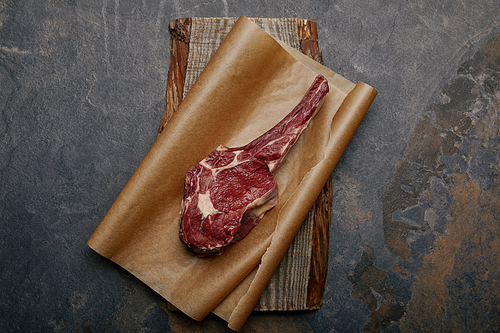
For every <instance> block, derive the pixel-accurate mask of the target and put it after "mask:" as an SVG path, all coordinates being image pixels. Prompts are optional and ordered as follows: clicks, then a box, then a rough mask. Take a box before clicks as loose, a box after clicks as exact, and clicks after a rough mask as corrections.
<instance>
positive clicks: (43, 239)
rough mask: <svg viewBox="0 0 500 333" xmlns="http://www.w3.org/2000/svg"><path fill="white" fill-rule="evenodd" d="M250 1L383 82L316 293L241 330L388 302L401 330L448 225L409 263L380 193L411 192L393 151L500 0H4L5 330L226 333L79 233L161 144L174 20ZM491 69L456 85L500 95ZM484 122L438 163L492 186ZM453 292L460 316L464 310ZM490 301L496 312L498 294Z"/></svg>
mask: <svg viewBox="0 0 500 333" xmlns="http://www.w3.org/2000/svg"><path fill="white" fill-rule="evenodd" d="M242 14H243V15H246V16H248V17H301V18H306V19H311V20H314V21H316V22H317V23H318V29H319V43H320V49H321V51H322V54H323V60H324V64H325V66H327V67H329V68H331V69H332V70H334V71H336V72H338V73H339V74H341V75H343V76H344V77H346V78H348V79H349V80H351V81H353V82H356V81H358V80H359V81H363V82H366V83H368V84H370V85H372V86H373V87H375V88H376V89H377V90H378V91H379V95H378V96H377V98H376V100H375V102H374V104H373V105H372V107H371V108H370V110H369V112H368V114H367V116H366V117H365V119H364V120H363V122H362V124H361V126H360V128H359V129H358V131H357V133H356V135H355V136H354V138H353V139H352V141H351V143H350V145H349V147H348V148H347V150H346V151H345V153H344V155H343V157H342V159H341V161H340V162H339V164H338V165H337V167H336V169H335V171H334V172H333V175H332V177H333V186H334V191H335V195H334V201H333V215H332V234H331V246H330V263H329V273H328V279H327V285H326V292H325V297H324V304H323V306H322V307H321V309H320V310H318V311H312V312H300V313H296V314H293V315H292V314H288V313H284V314H255V315H252V316H251V317H250V319H249V321H248V323H247V326H246V327H245V328H244V331H245V330H246V331H252V330H253V331H257V332H260V331H262V332H274V331H276V332H278V331H291V332H293V331H296V332H308V331H310V332H360V331H362V330H363V328H364V327H365V325H367V323H369V322H373V320H374V319H373V318H374V314H376V313H377V311H378V309H379V308H380V307H381V305H384V304H386V303H384V300H388V299H391V302H392V303H390V308H391V309H392V310H393V311H392V310H391V311H392V312H391V311H389V312H387V313H385V316H382V317H383V318H382V319H384V318H385V322H384V320H380V321H379V324H380V325H379V326H375V328H373V327H372V328H373V329H374V330H375V331H384V332H396V331H399V330H401V329H402V327H403V326H401V325H400V322H403V321H404V318H403V319H401V318H402V316H403V313H402V312H401V310H402V309H407V306H408V305H409V304H410V301H411V300H412V292H415V290H416V289H412V288H413V283H414V280H415V279H417V278H418V272H419V268H420V267H421V265H422V263H423V262H424V257H425V256H426V254H428V253H429V251H430V250H429V249H430V247H431V246H432V244H433V242H434V241H435V237H436V235H437V234H439V235H444V234H446V230H445V224H446V223H447V222H446V221H445V220H442V216H441V215H440V216H438V217H436V218H435V219H434V222H435V223H436V224H435V228H436V234H434V236H431V235H428V234H426V235H422V236H421V237H416V238H415V239H414V240H415V241H411V249H412V255H413V257H411V258H410V259H412V260H402V259H401V258H400V257H398V256H397V255H395V254H394V253H393V252H391V249H390V248H389V247H388V246H387V244H386V235H384V222H383V214H384V209H383V203H382V201H383V196H384V191H386V190H387V189H388V188H389V189H390V188H391V186H392V185H393V184H396V185H398V186H399V187H400V188H403V189H407V190H410V189H411V188H410V187H405V186H409V185H405V184H402V185H401V184H399V183H397V182H395V181H394V180H393V177H394V175H395V174H396V175H398V173H397V170H401V169H398V167H397V166H398V165H399V164H398V161H400V160H402V159H403V157H404V156H403V154H404V152H405V149H407V147H408V145H409V142H411V139H412V133H413V131H415V128H416V126H417V125H418V124H420V123H421V121H422V119H423V117H424V115H425V114H426V113H427V112H429V110H430V111H433V112H435V113H437V111H436V110H438V109H437V108H434V109H433V108H432V107H431V108H430V109H429V108H427V107H428V105H431V104H432V103H434V104H433V105H438V104H439V103H442V104H443V105H444V104H446V103H445V102H446V101H447V98H451V97H453V94H450V93H449V94H447V93H446V90H445V91H444V92H443V90H442V89H441V87H442V86H445V84H448V82H450V80H452V79H454V80H455V76H456V75H457V71H458V70H459V69H460V68H462V72H461V73H462V74H463V73H464V72H463V71H464V68H463V67H461V66H462V64H464V63H465V62H466V61H468V60H469V59H474V55H475V54H477V52H478V51H480V49H481V47H482V46H483V45H485V44H486V43H488V41H489V40H491V38H493V37H494V36H496V35H497V34H498V33H500V2H498V1H497V0H479V1H475V2H472V1H470V2H467V1H434V0H433V1H431V0H422V1H405V2H403V1H401V2H396V1H386V0H379V1H376V0H367V1H356V0H355V1H344V0H342V1H335V2H333V1H330V2H328V1H317V2H315V1H310V0H309V1H308V0H306V1H302V2H299V1H289V0H278V1H267V0H263V1H257V0H250V1H231V0H222V1H215V0H214V1H203V2H202V1H194V0H186V1H179V0H160V1H156V0H155V1H152V0H143V1H137V0H131V1H119V0H115V1H109V0H103V1H64V0H53V1H13V0H3V1H0V110H1V117H0V227H1V235H0V265H1V266H0V286H1V288H0V331H2V332H52V331H53V332H136V331H137V332H209V331H214V332H215V331H225V328H224V327H225V325H224V323H223V322H222V321H221V320H219V319H217V318H215V317H213V316H209V318H207V319H206V320H205V321H204V322H202V323H194V322H192V321H190V320H189V319H187V318H185V317H183V315H182V314H179V313H172V312H170V311H167V310H166V308H165V302H164V301H163V300H162V299H161V298H160V297H159V296H158V295H156V294H155V293H154V292H152V291H151V290H150V289H148V288H147V287H145V286H144V285H143V284H142V283H141V282H140V281H138V280H137V279H135V278H134V277H133V276H131V275H130V274H128V273H127V272H126V271H124V270H123V269H121V268H119V267H117V266H116V265H114V264H112V263H111V262H109V261H108V260H106V259H103V258H101V257H100V256H99V255H97V254H95V253H94V252H93V251H92V250H90V249H89V248H88V247H87V246H86V244H85V243H86V241H87V239H88V238H89V237H90V235H91V234H92V232H93V231H94V229H95V228H96V227H97V225H98V224H99V222H100V220H101V219H102V218H103V216H104V214H105V213H106V212H107V210H108V209H109V207H110V206H111V204H112V203H113V201H114V199H115V198H116V196H117V195H118V193H119V192H120V190H121V189H122V188H123V186H124V185H125V183H126V182H127V180H128V178H129V177H130V176H131V175H132V173H133V172H134V170H135V168H136V167H137V165H138V164H139V163H140V161H141V159H142V158H143V157H144V155H145V154H146V152H147V151H148V149H149V147H150V146H151V144H152V143H153V142H154V140H155V137H156V130H157V127H158V125H159V121H160V117H161V114H162V111H163V105H164V98H165V85H166V75H167V71H168V65H169V57H170V55H169V33H168V23H169V22H170V21H171V20H173V19H176V18H179V17H187V16H205V17H208V16H239V15H242ZM492 61H493V62H496V63H498V61H499V60H498V58H496V60H495V59H493V60H492ZM490 67H491V66H490ZM491 68H493V69H491ZM491 68H490V72H487V76H484V75H483V76H481V77H483V78H484V77H490V78H492V79H491V80H490V81H488V82H489V83H488V82H486V83H484V82H483V81H481V77H479V76H477V75H476V74H477V72H475V73H472V74H470V75H473V77H474V80H473V81H474V82H469V81H467V80H466V79H464V83H463V85H458V84H457V81H456V80H455V81H451V82H452V83H451V84H448V86H451V87H454V88H453V89H455V90H454V91H460V89H464V94H468V93H470V91H471V89H479V88H477V86H480V87H483V86H485V87H486V88H487V89H486V90H487V93H488V94H489V95H488V94H485V95H484V96H489V97H488V98H489V100H486V97H485V100H483V101H482V103H483V104H484V105H487V104H488V103H489V102H491V101H492V100H493V97H492V96H496V95H495V94H494V92H497V91H498V75H497V74H495V73H498V70H499V69H498V67H497V68H496V71H497V72H495V68H494V66H493V67H491ZM492 71H493V72H492ZM492 73H493V74H492ZM466 74H467V75H469V74H468V73H465V74H463V75H466ZM474 75H476V76H474ZM485 75H486V74H485ZM495 75H497V76H495ZM457 80H458V79H457ZM495 80H496V81H495ZM478 82H479V83H478ZM483 83H484V84H483ZM467 84H468V85H469V86H467ZM495 84H496V86H495ZM464 85H465V86H464ZM488 87H489V88H488ZM488 89H490V91H488ZM450 96H451V97H450ZM457 98H458V97H457ZM496 98H497V99H498V97H496ZM436 103H437V104H436ZM460 105H462V104H460ZM473 113H474V112H473ZM483 113H486V111H484V110H483ZM474 114H477V115H478V117H479V116H480V115H481V109H480V108H478V109H477V110H476V111H475V113H474ZM471 119H473V117H471ZM478 131H479V130H478V129H474V131H471V132H470V133H471V137H470V138H469V139H468V140H464V141H463V144H462V146H461V147H460V149H461V152H459V153H457V155H453V154H450V155H449V156H445V157H444V158H443V159H442V163H444V164H445V165H447V166H448V168H449V169H450V170H449V172H451V169H453V168H454V167H461V168H465V166H466V165H468V166H469V168H470V169H469V174H470V177H471V179H472V180H473V181H474V182H475V183H476V184H477V186H478V187H479V188H480V189H481V190H484V191H486V190H488V191H489V190H491V189H492V188H495V187H496V186H498V183H497V179H496V178H495V177H497V174H498V167H497V165H498V163H499V158H500V157H499V154H498V149H496V148H495V147H497V142H498V136H496V137H495V136H492V138H491V141H489V142H490V146H487V145H485V147H484V148H481V149H474V142H476V141H477V140H476V141H474V133H476V132H478ZM461 135H465V133H462V134H461ZM495 140H496V141H495ZM468 145H469V146H468ZM491 147H493V148H491ZM422 149H423V150H424V151H425V150H426V149H427V147H426V146H423V147H422ZM460 156H462V157H460ZM463 156H471V157H470V161H468V160H467V161H466V160H464V159H463ZM482 161H484V163H483V162H482ZM495 165H496V166H495ZM424 169H425V168H424ZM444 174H446V172H444ZM419 175H421V173H420V174H417V173H416V174H415V178H416V179H419V178H418V177H420V176H419ZM429 184H430V185H429V186H430V188H431V190H430V191H431V192H432V193H434V195H435V197H438V198H443V199H446V198H448V196H449V195H450V194H449V193H448V190H447V188H446V186H447V185H446V184H444V183H440V182H439V181H435V180H434V181H431V182H430V183H429ZM403 185H404V186H403ZM412 186H413V185H412ZM420 199H421V200H423V199H422V198H420ZM450 200H451V199H450ZM492 200H493V201H495V200H494V199H492ZM436 202H437V201H428V202H427V201H426V202H423V201H420V204H418V203H417V204H415V205H413V206H411V207H410V206H408V207H409V209H406V210H401V211H394V218H395V219H397V218H399V219H401V220H404V221H406V222H407V223H409V224H411V223H412V221H421V220H425V216H423V215H425V211H426V209H427V208H429V207H431V208H432V207H434V208H436V207H437V206H436V205H437V203H436ZM386 203H387V201H386ZM426 205H427V206H426ZM433 205H434V206H433ZM434 210H435V211H437V213H436V214H438V215H439V214H440V211H439V209H437V208H436V209H434ZM443 214H444V213H443ZM494 216H495V217H494V218H496V219H498V216H497V215H494ZM428 218H429V217H428ZM440 219H441V220H440ZM497 222H498V220H497ZM460 256H462V257H466V256H465V255H464V254H461V255H460ZM460 256H457V257H456V258H457V260H458V259H460V258H461V257H460ZM464 260H465V259H464ZM395 264H398V265H399V266H400V267H401V269H404V271H401V270H397V269H394V267H395V266H394V265H395ZM399 266H398V267H399ZM363 272H368V273H371V274H373V275H378V276H381V278H380V279H379V280H377V281H379V282H380V281H381V285H380V286H378V287H377V286H375V285H370V283H365V284H358V283H357V282H356V281H358V280H359V279H361V278H360V276H361V275H362V274H363ZM453 276H455V280H450V281H449V284H450V285H451V284H453V285H457V286H458V287H456V288H455V289H453V290H461V289H460V288H459V287H460V286H462V284H460V283H459V282H460V279H461V278H462V279H466V278H467V277H466V276H462V277H460V276H459V274H458V273H456V272H455V275H453ZM497 281H498V280H497ZM362 288H365V289H366V288H368V290H373V292H372V293H371V294H370V293H369V296H370V297H371V299H370V300H368V301H367V300H366V299H363V298H357V297H356V295H358V294H357V293H358V292H359V295H362V294H363V293H362V292H360V290H362ZM370 288H371V289H370ZM391 290H392V292H391ZM412 290H413V291H412ZM463 293H465V291H464V292H463ZM360 297H361V296H360ZM391 297H392V298H391ZM370 302H371V303H370ZM495 302H496V303H495ZM370 304H372V305H370ZM453 304H454V306H455V309H458V310H455V311H458V312H460V306H462V305H461V304H458V303H453ZM492 304H494V305H492V307H493V309H497V307H498V306H497V305H495V304H499V302H498V298H496V300H495V299H494V300H492ZM410 305H411V304H410ZM371 306H373V307H374V308H372V307H371ZM490 309H491V308H490ZM398 311H399V312H398ZM467 313H472V312H470V311H469V312H467ZM450 316H451V315H448V317H445V318H448V319H450ZM407 318H409V319H407V322H408V320H410V319H411V318H412V317H411V316H410V315H408V316H407ZM375 321H376V320H375ZM406 327H412V326H411V325H410V326H409V325H406ZM413 327H417V326H413Z"/></svg>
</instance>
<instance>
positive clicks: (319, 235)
mask: <svg viewBox="0 0 500 333" xmlns="http://www.w3.org/2000/svg"><path fill="white" fill-rule="evenodd" d="M236 19H237V18H183V19H177V20H174V21H172V22H171V23H170V26H169V30H170V41H171V60H170V68H169V73H168V77H167V89H166V102H165V107H164V112H163V116H162V119H161V122H160V126H159V129H158V135H160V133H161V132H162V130H163V129H164V127H165V125H166V123H167V122H168V120H169V119H170V117H171V116H172V115H173V114H174V113H175V111H176V110H177V107H178V105H179V104H180V102H181V101H182V99H183V97H184V96H185V94H186V93H187V92H188V91H189V89H190V87H191V86H192V84H193V83H194V81H195V80H196V78H197V77H198V75H199V74H200V73H201V71H202V70H203V68H204V67H205V65H206V63H208V61H209V60H210V58H211V56H212V55H213V53H214V52H215V51H216V50H217V48H218V46H219V45H220V43H221V42H222V40H223V39H224V37H225V35H226V34H227V33H228V32H229V31H230V29H231V27H232V25H233V24H234V23H235V22H236ZM252 20H253V21H254V22H255V23H256V24H257V25H258V26H260V27H261V28H262V29H264V30H265V31H266V32H268V33H269V34H270V35H272V36H273V37H275V38H278V39H280V40H281V41H283V42H285V43H287V44H288V45H290V46H291V47H293V48H295V49H298V50H299V51H301V52H302V53H304V54H306V55H307V56H309V57H310V58H312V59H314V60H316V61H318V62H319V63H322V57H321V52H320V50H319V45H318V33H317V26H316V22H313V21H309V20H304V19H295V18H280V19H267V18H253V19H252ZM331 202H332V182H331V180H329V181H328V182H327V183H326V184H325V186H324V188H323V190H322V192H321V193H320V195H319V196H318V198H317V200H316V203H315V205H314V206H313V207H312V209H311V211H310V212H309V214H308V216H307V218H306V219H305V220H304V223H303V225H302V227H301V229H300V230H299V232H298V233H297V235H296V236H295V239H294V241H293V243H292V244H291V246H290V248H289V249H288V252H287V254H286V255H285V256H284V257H283V259H282V261H281V263H280V265H279V266H278V268H277V269H276V271H275V273H274V275H273V277H272V278H271V281H270V282H269V284H268V286H267V288H266V289H265V291H264V292H263V294H262V296H261V298H260V300H259V302H258V303H257V304H256V306H255V308H254V310H255V311H274V310H308V309H317V308H318V307H319V306H320V305H321V303H322V299H323V293H324V287H325V281H326V273H327V268H328V248H329V238H330V237H329V236H330V216H331ZM169 308H170V309H171V310H172V309H174V308H173V307H172V306H170V307H169Z"/></svg>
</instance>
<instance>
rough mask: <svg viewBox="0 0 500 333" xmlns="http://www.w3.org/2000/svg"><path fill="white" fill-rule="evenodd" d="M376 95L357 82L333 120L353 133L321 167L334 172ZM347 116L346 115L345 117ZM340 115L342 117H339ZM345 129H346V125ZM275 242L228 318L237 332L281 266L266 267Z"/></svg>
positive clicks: (343, 138) (347, 134)
mask: <svg viewBox="0 0 500 333" xmlns="http://www.w3.org/2000/svg"><path fill="white" fill-rule="evenodd" d="M376 95H377V91H376V90H375V89H373V88H372V87H371V86H369V85H367V84H365V83H363V82H358V83H357V84H356V86H355V87H354V89H353V90H352V91H351V92H350V93H349V94H348V95H347V96H346V97H345V99H344V101H343V102H342V104H341V106H340V108H339V110H338V111H337V114H336V115H335V117H334V118H333V120H332V125H333V126H334V123H338V122H340V123H343V124H345V123H349V124H351V126H349V127H350V131H342V132H343V133H342V135H334V136H333V138H332V140H334V142H330V144H329V146H330V147H332V146H335V150H337V151H338V152H340V154H339V153H337V155H338V158H336V159H328V158H325V159H323V160H322V161H320V163H319V164H321V163H327V164H328V166H326V167H327V168H329V169H331V171H333V169H334V168H335V165H336V164H337V162H338V160H339V159H340V156H341V155H342V152H343V151H344V150H345V148H346V147H347V144H348V143H349V141H350V140H351V138H352V136H353V135H354V133H355V131H356V130H357V128H358V127H359V124H360V123H361V120H362V119H363V118H364V115H365V114H366V112H367V111H368V108H369V107H370V105H371V104H372V102H373V100H374V99H375V97H376ZM346 113H347V115H345V114H346ZM337 115H338V116H339V117H337ZM339 118H342V119H339ZM335 127H336V126H335ZM343 128H345V126H344V127H343ZM336 141H340V142H341V144H340V145H336V144H335V142H336ZM325 182H326V179H325ZM319 191H321V189H320V188H319V190H318V194H319ZM278 223H279V222H278ZM273 241H274V237H273V239H272V240H271V244H270V245H269V247H268V249H267V251H266V253H264V255H263V256H262V260H261V264H260V265H259V267H258V269H257V272H256V274H255V276H254V279H253V280H252V282H251V284H250V286H249V288H248V290H247V292H246V294H245V295H244V296H243V297H242V298H241V299H240V301H239V302H238V305H237V306H236V308H235V309H234V310H233V312H232V313H231V315H230V317H229V318H227V319H226V320H227V322H228V327H229V328H230V329H232V330H234V331H240V330H241V329H242V327H243V325H244V324H245V322H246V320H247V319H248V317H249V316H250V314H251V312H252V309H253V307H254V306H255V304H256V303H257V302H258V300H259V298H260V295H261V294H262V292H263V291H264V288H265V287H266V285H267V283H268V282H269V280H270V278H271V276H272V274H273V272H274V271H275V269H276V267H277V264H276V262H277V263H278V264H279V261H276V260H274V262H273V263H271V267H268V266H269V265H266V264H267V261H266V259H267V256H269V255H272V253H271V252H272V251H273V250H274V247H273ZM270 253H271V254H270ZM280 255H281V253H280ZM223 319H225V318H223Z"/></svg>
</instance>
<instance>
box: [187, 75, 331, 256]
mask: <svg viewBox="0 0 500 333" xmlns="http://www.w3.org/2000/svg"><path fill="white" fill-rule="evenodd" d="M328 91H329V88H328V81H327V80H326V79H325V78H324V77H323V76H321V75H319V76H317V77H316V79H315V80H314V82H313V84H312V85H311V87H310V88H309V90H308V91H307V93H306V94H305V96H304V97H303V99H302V101H300V103H299V104H298V105H297V106H296V107H295V108H294V109H293V110H292V112H290V113H289V114H288V115H287V116H286V117H285V118H283V119H282V120H281V121H280V122H279V123H278V124H277V125H275V126H274V127H273V128H272V129H270V130H269V131H268V132H266V133H264V134H262V135H261V136H260V137H258V138H257V139H255V140H253V141H252V142H250V143H249V144H247V145H245V146H243V147H237V148H228V147H225V146H222V145H221V146H219V147H217V148H216V149H215V150H214V151H212V152H211V153H210V154H209V155H208V156H207V157H205V158H204V159H203V160H202V161H201V162H200V163H198V164H197V165H196V166H194V167H193V168H191V169H190V170H189V171H188V172H187V174H186V182H185V185H184V200H183V202H182V211H181V222H180V238H181V240H182V242H183V243H184V244H186V245H187V246H188V248H189V249H191V250H192V251H194V252H197V253H198V256H200V257H206V256H211V255H220V254H222V253H223V251H224V250H225V249H226V247H227V246H228V245H230V244H231V243H236V242H238V241H240V240H241V239H243V238H244V237H245V236H246V235H247V234H248V233H249V232H250V231H251V230H252V228H253V227H255V226H256V225H257V224H258V223H259V221H260V220H261V219H262V217H263V216H264V213H265V212H267V211H268V210H270V209H271V208H273V207H274V206H275V205H276V203H277V202H278V187H277V184H276V182H275V180H274V177H273V173H274V172H275V171H276V169H277V168H278V166H279V164H280V162H281V161H282V160H283V158H284V157H285V155H286V153H287V152H288V151H289V150H290V148H291V147H292V146H293V144H294V143H295V142H296V141H297V139H298V138H299V136H300V134H301V133H302V132H303V131H304V129H305V128H306V127H307V125H308V124H309V122H310V121H311V119H312V118H313V117H314V115H315V114H316V112H317V110H318V109H319V108H320V107H321V105H322V102H323V98H324V97H325V95H326V94H327V93H328Z"/></svg>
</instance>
